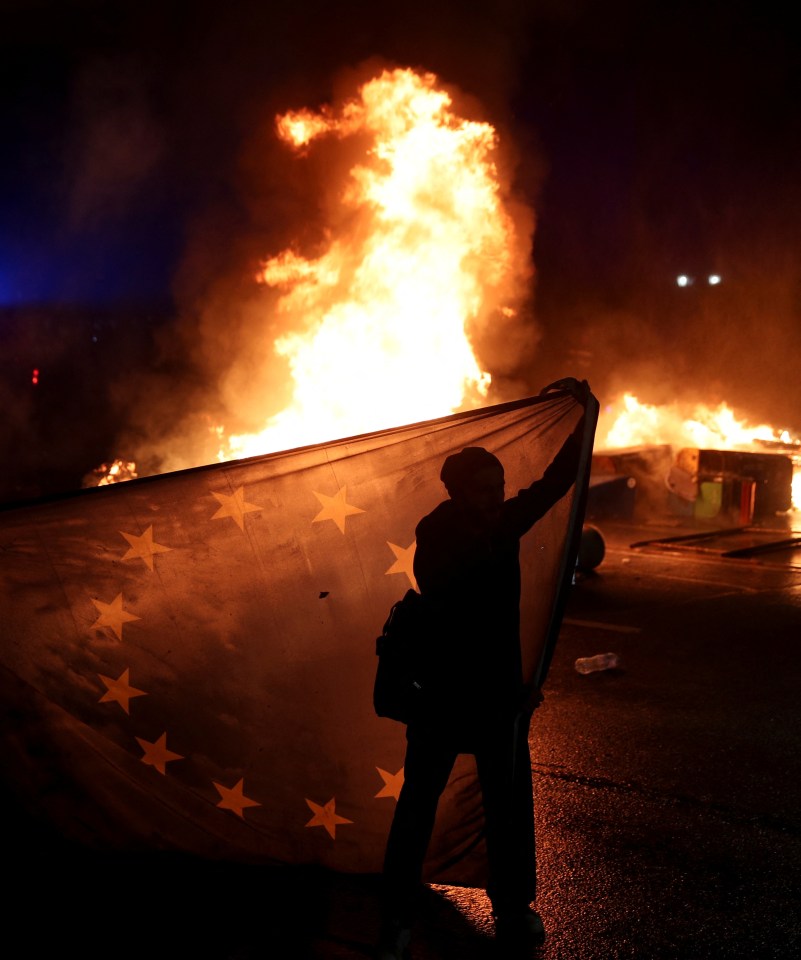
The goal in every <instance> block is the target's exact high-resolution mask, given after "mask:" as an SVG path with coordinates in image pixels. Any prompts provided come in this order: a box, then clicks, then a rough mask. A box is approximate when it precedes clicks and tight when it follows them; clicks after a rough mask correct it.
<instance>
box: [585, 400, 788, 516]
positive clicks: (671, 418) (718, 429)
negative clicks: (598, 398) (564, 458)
mask: <svg viewBox="0 0 801 960" xmlns="http://www.w3.org/2000/svg"><path fill="white" fill-rule="evenodd" d="M652 443H668V444H670V445H671V446H672V447H674V448H676V449H680V448H682V447H699V448H701V449H713V450H751V451H761V452H763V453H764V452H766V449H771V448H772V449H774V450H775V449H777V448H779V447H780V448H782V450H783V451H784V452H786V453H787V454H788V455H789V456H790V457H791V459H792V460H793V464H794V470H793V487H792V501H793V508H794V509H796V510H798V509H801V440H799V439H798V438H797V437H793V436H791V434H790V432H789V431H787V430H777V429H775V428H774V427H771V426H768V425H767V424H764V423H763V424H759V425H758V426H751V425H749V424H748V421H747V420H746V419H745V418H742V419H741V418H738V417H736V416H735V414H734V412H733V411H732V410H731V409H730V408H729V407H728V405H727V404H725V403H721V404H719V405H718V406H717V407H709V406H706V405H705V404H702V403H699V404H696V405H694V406H693V407H691V408H688V407H687V406H686V405H682V404H680V403H672V404H665V405H663V406H654V405H652V404H647V403H640V402H639V401H638V400H637V398H636V397H635V396H633V395H632V394H630V393H625V394H623V396H622V397H621V398H620V399H619V400H618V401H617V402H616V403H614V404H611V405H609V406H608V407H606V408H605V409H604V411H603V412H602V415H601V417H600V419H599V423H598V431H597V437H596V443H595V445H596V448H598V449H615V448H622V447H636V446H641V445H643V444H652Z"/></svg>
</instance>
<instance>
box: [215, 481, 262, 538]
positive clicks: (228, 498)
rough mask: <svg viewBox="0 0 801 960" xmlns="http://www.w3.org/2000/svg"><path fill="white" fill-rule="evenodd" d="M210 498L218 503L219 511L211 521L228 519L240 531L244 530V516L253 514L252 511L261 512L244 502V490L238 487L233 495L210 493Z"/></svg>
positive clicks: (251, 504) (253, 504)
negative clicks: (215, 499) (214, 498)
mask: <svg viewBox="0 0 801 960" xmlns="http://www.w3.org/2000/svg"><path fill="white" fill-rule="evenodd" d="M211 493H212V496H213V497H216V498H217V500H218V501H219V503H220V509H219V510H218V511H217V512H216V513H215V514H214V516H213V517H212V518H211V519H212V520H222V519H224V518H225V517H230V518H231V519H232V520H233V521H234V523H235V524H236V525H237V526H238V527H239V529H240V530H242V531H244V529H245V514H246V513H253V511H254V510H261V507H257V506H256V504H255V503H248V502H247V501H246V500H245V488H244V487H238V488H237V489H236V490H234V492H233V493H231V494H228V493H215V492H214V490H212V491H211Z"/></svg>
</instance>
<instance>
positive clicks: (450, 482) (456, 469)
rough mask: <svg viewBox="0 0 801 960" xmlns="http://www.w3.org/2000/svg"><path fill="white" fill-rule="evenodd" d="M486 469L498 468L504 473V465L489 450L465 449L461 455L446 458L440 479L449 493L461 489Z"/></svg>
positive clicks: (479, 448) (455, 454)
mask: <svg viewBox="0 0 801 960" xmlns="http://www.w3.org/2000/svg"><path fill="white" fill-rule="evenodd" d="M485 467H498V468H499V469H500V471H501V473H503V464H502V463H501V461H500V460H499V459H498V458H497V457H496V456H495V454H493V453H490V452H489V450H485V449H484V448H483V447H465V448H464V450H461V451H460V452H459V453H452V454H451V455H450V456H449V457H446V458H445V463H443V464H442V470H440V474H439V478H440V480H441V481H442V482H443V483H444V484H445V488H446V489H447V491H448V493H451V492H452V490H454V489H456V490H458V489H460V488H461V487H462V486H464V483H465V481H466V480H468V479H469V478H470V477H472V476H474V475H475V474H476V473H478V471H479V470H483V469H484V468H485Z"/></svg>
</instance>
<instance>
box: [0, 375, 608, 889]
mask: <svg viewBox="0 0 801 960" xmlns="http://www.w3.org/2000/svg"><path fill="white" fill-rule="evenodd" d="M590 402H591V404H595V408H594V409H595V416H597V404H596V402H595V400H594V398H592V397H591V398H590ZM581 412H582V411H581V408H580V406H579V405H578V404H577V403H576V402H575V401H574V400H573V399H572V397H570V396H569V395H566V394H564V393H561V394H551V395H548V396H545V397H540V398H532V399H527V400H522V401H517V402H513V403H507V404H501V405H498V406H492V407H486V408H483V409H479V410H474V411H469V412H466V413H461V414H456V415H453V416H449V417H445V418H442V419H438V420H433V421H429V422H426V423H419V424H414V425H411V426H404V427H399V428H397V429H391V430H385V431H381V432H378V433H372V434H369V435H365V436H359V437H354V438H351V439H346V440H339V441H335V442H331V443H326V444H320V445H316V446H311V447H305V448H302V449H298V450H292V451H289V452H285V453H276V454H270V455H266V456H261V457H254V458H252V459H249V460H243V461H238V462H232V463H225V464H218V465H212V466H208V467H200V468H197V469H193V470H186V471H182V472H179V473H172V474H165V475H162V476H157V477H150V478H145V479H141V480H134V481H131V482H127V483H123V484H117V485H112V486H107V487H102V488H97V489H94V490H86V491H81V492H80V493H76V494H75V495H72V496H67V497H63V498H60V499H57V500H51V501H47V502H38V503H35V504H31V505H24V506H18V507H14V508H11V509H7V510H5V511H3V512H0V641H1V643H0V696H2V710H3V715H4V719H3V724H4V736H3V738H2V747H0V750H2V754H0V764H1V766H0V777H1V778H2V783H1V784H0V786H2V788H3V790H4V792H6V795H11V796H13V797H15V798H16V800H17V801H18V803H19V804H20V805H21V806H22V808H23V809H25V810H26V811H27V812H28V813H29V814H30V816H31V817H33V818H34V819H35V820H36V821H38V822H41V823H47V825H48V826H49V827H50V828H53V829H55V830H56V831H58V835H59V836H61V837H63V838H65V839H67V840H68V841H70V842H71V843H75V844H77V845H79V846H80V847H84V848H88V849H91V850H101V851H109V852H143V851H151V850H159V851H180V852H184V853H189V854H192V855H195V856H198V857H202V858H211V859H215V860H228V861H236V862H247V863H262V864H271V865H276V864H278V865H280V864H293V865H298V864H314V865H321V866H325V867H329V868H333V869H335V870H339V871H346V872H365V873H371V872H377V871H379V870H380V869H381V862H382V857H383V852H384V846H385V843H386V837H387V833H388V830H389V825H390V822H391V819H392V814H393V811H394V805H395V801H396V799H397V796H398V792H399V790H400V787H401V784H402V782H403V766H402V765H403V758H404V750H405V736H404V728H403V727H402V726H401V725H400V724H397V723H395V722H393V721H391V720H386V719H380V718H378V717H376V716H375V714H374V712H373V705H372V685H373V679H374V675H375V669H376V658H375V646H374V642H375V637H376V636H377V634H378V633H379V632H380V629H381V625H382V623H383V621H384V619H385V617H386V614H387V611H388V609H389V607H390V606H391V604H392V603H393V602H394V601H395V600H397V599H398V598H399V597H401V596H402V595H403V594H404V592H405V591H406V590H407V589H408V588H409V586H414V585H415V584H414V574H413V567H412V561H413V557H414V550H415V541H414V531H415V526H416V524H417V522H418V521H419V519H420V518H421V517H422V516H423V515H425V514H427V513H428V512H430V511H431V510H432V509H433V508H434V507H435V506H436V504H437V503H439V502H440V501H441V500H442V499H444V497H445V492H444V489H443V487H442V485H441V483H440V481H439V479H438V478H439V471H440V467H441V465H442V462H443V461H444V459H445V457H446V456H448V455H449V454H451V453H454V452H456V451H458V450H461V449H462V448H463V447H465V446H475V445H479V446H484V447H486V448H487V449H488V450H490V451H491V452H493V453H495V454H496V455H497V456H499V457H500V459H501V460H502V462H503V464H504V467H505V470H506V479H507V488H508V489H509V490H511V491H516V490H517V489H519V488H521V487H525V486H528V485H529V483H531V482H532V481H533V480H534V479H537V478H538V477H539V476H541V475H542V473H543V471H544V470H545V468H546V467H547V465H548V464H549V463H550V462H551V460H552V459H553V457H554V455H555V454H556V452H557V451H558V450H559V448H560V447H561V445H562V443H563V441H564V440H565V438H566V437H567V435H568V434H569V433H570V432H571V431H572V430H573V427H574V425H575V424H576V422H577V420H578V418H579V417H580V415H581ZM594 427H595V419H594V417H593V416H591V415H590V413H589V411H588V416H587V417H586V429H585V442H584V448H585V449H584V457H583V460H582V463H581V466H580V468H579V475H578V477H577V481H578V482H577V484H576V485H575V486H574V487H573V488H572V489H571V491H570V492H569V493H568V494H567V495H566V496H565V497H564V498H563V499H562V500H561V501H560V502H559V503H557V504H556V506H555V507H554V508H553V509H552V510H551V511H550V512H549V513H548V514H547V515H546V516H545V517H544V518H543V519H542V520H541V521H539V522H538V523H537V524H536V526H535V527H534V528H533V530H532V531H530V532H529V533H528V534H527V535H526V537H524V539H523V551H522V565H523V582H524V588H523V601H522V623H523V627H522V644H523V660H524V670H525V676H526V679H527V680H528V681H529V682H530V683H531V684H532V685H539V684H541V682H542V680H543V679H544V671H545V670H547V664H548V662H549V660H550V654H551V651H552V648H553V642H554V641H555V638H556V636H557V634H558V629H559V621H560V617H561V609H562V605H563V603H564V597H565V591H566V589H567V585H569V582H570V579H571V575H572V570H573V564H574V562H575V551H576V549H577V545H578V536H579V534H580V525H581V510H582V500H583V492H584V491H585V490H586V482H587V475H588V472H589V462H590V458H589V451H590V450H591V445H592V435H593V432H594ZM481 829H482V815H481V799H480V791H479V788H478V783H477V778H476V776H475V770H474V766H473V761H472V758H469V757H463V758H460V760H459V762H458V763H457V767H456V769H455V770H454V773H453V776H452V778H451V782H450V784H449V786H448V788H447V790H446V792H445V794H444V795H443V798H442V801H441V804H440V811H439V816H438V822H437V829H436V832H435V837H434V839H433V841H432V845H431V848H430V851H429V857H428V861H427V867H426V870H427V879H429V880H432V881H438V882H445V883H457V884H458V883H471V882H473V880H474V879H475V877H476V875H477V874H476V870H480V865H479V866H477V865H476V863H475V862H474V861H475V860H476V850H480V848H481V845H480V844H479V843H477V838H478V837H479V836H480V833H481Z"/></svg>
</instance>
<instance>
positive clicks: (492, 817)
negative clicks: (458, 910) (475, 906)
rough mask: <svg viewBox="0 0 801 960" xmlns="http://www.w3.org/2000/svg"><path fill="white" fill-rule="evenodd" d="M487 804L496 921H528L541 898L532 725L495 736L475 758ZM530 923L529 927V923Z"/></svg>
mask: <svg viewBox="0 0 801 960" xmlns="http://www.w3.org/2000/svg"><path fill="white" fill-rule="evenodd" d="M476 766H477V768H478V776H479V781H480V783H481V791H482V796H483V799H484V814H485V818H486V837H487V857H488V860H489V874H490V879H489V883H488V885H487V893H488V895H489V897H490V900H491V901H492V908H493V914H494V915H495V916H496V918H497V917H502V918H505V917H512V918H513V917H527V915H528V913H529V905H530V904H531V902H532V901H533V900H534V899H535V898H536V893H537V868H536V847H535V839H534V799H533V792H532V788H531V758H530V754H529V749H528V724H527V723H526V722H525V720H523V721H522V722H521V723H520V724H518V725H517V726H516V727H512V725H511V724H510V725H509V726H507V727H505V728H503V729H499V730H497V731H493V732H492V734H491V735H490V736H488V737H487V738H486V740H485V742H484V743H483V744H481V747H480V749H479V750H478V751H477V752H476ZM527 922H528V921H527Z"/></svg>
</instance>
